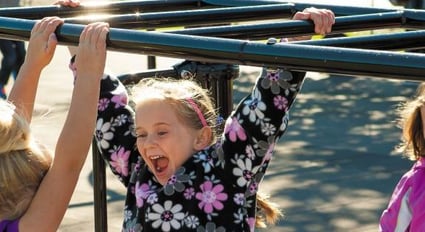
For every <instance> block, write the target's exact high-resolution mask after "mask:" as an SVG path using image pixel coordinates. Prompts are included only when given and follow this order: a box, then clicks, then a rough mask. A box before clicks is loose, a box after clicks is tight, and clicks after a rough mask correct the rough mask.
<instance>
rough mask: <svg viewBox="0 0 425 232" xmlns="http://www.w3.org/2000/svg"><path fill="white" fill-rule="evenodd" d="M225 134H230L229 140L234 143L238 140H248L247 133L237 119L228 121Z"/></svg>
mask: <svg viewBox="0 0 425 232" xmlns="http://www.w3.org/2000/svg"><path fill="white" fill-rule="evenodd" d="M224 133H225V134H229V139H230V141H232V142H236V140H237V139H238V138H239V139H240V140H242V141H245V140H246V134H245V131H244V129H243V128H242V127H241V125H240V124H239V122H238V120H237V118H235V117H233V118H229V119H227V122H226V127H225V128H224Z"/></svg>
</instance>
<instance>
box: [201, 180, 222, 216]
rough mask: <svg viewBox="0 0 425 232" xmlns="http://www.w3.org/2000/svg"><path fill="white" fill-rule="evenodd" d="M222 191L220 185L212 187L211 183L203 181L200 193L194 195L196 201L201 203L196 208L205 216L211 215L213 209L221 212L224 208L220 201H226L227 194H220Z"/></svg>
mask: <svg viewBox="0 0 425 232" xmlns="http://www.w3.org/2000/svg"><path fill="white" fill-rule="evenodd" d="M223 189H224V187H223V185H221V184H218V185H215V186H213V183H212V182H211V181H205V182H204V183H203V184H201V190H202V192H198V193H196V199H198V200H200V201H201V202H200V203H199V204H198V207H199V208H200V209H203V210H204V212H205V213H207V214H210V213H212V212H213V210H214V209H217V210H222V209H223V207H224V206H223V203H221V201H225V200H227V194H226V193H223V192H222V191H223Z"/></svg>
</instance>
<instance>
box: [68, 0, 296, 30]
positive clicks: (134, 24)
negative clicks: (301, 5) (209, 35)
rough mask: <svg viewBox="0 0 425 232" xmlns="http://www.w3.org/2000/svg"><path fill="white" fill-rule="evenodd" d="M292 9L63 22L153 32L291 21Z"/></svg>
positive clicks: (285, 6) (228, 9) (170, 13)
mask: <svg viewBox="0 0 425 232" xmlns="http://www.w3.org/2000/svg"><path fill="white" fill-rule="evenodd" d="M292 8H293V4H291V3H288V4H276V5H264V6H244V7H223V8H219V9H200V10H199V9H198V10H181V11H166V12H154V13H142V14H124V15H100V16H97V17H77V18H69V19H66V20H65V22H67V23H73V24H88V23H90V22H94V21H105V22H108V23H109V24H110V26H111V27H119V28H132V29H135V28H148V29H153V28H158V27H172V26H200V25H213V24H225V23H234V22H243V21H252V20H267V19H276V18H279V19H282V18H290V17H291V15H292V14H293V12H292Z"/></svg>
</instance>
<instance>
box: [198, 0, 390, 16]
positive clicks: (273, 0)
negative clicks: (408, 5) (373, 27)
mask: <svg viewBox="0 0 425 232" xmlns="http://www.w3.org/2000/svg"><path fill="white" fill-rule="evenodd" d="M203 3H207V4H211V5H215V6H223V7H229V6H257V5H268V4H270V5H273V4H282V3H288V2H287V1H279V0H249V1H246V0H203ZM307 7H315V8H324V9H330V10H332V11H333V12H334V13H335V15H337V16H343V15H356V14H370V13H378V12H389V11H394V10H395V8H378V7H358V6H347V5H329V4H315V3H308V2H306V3H300V2H297V3H294V12H296V11H302V10H304V9H305V8H307Z"/></svg>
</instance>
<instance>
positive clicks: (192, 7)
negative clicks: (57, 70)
mask: <svg viewBox="0 0 425 232" xmlns="http://www.w3.org/2000/svg"><path fill="white" fill-rule="evenodd" d="M307 7H316V8H327V9H331V10H332V11H334V12H335V14H336V15H337V16H338V17H337V18H336V24H335V25H334V27H333V33H335V34H339V33H345V32H353V31H361V30H375V29H397V28H400V29H409V30H410V31H406V32H393V33H388V34H376V35H367V36H358V37H340V38H325V39H322V40H309V41H298V42H291V43H287V44H275V45H267V44H265V43H263V42H256V41H246V40H245V39H250V40H263V39H266V38H268V37H295V36H300V35H313V25H312V24H311V23H310V22H306V21H285V22H272V23H270V22H258V21H257V20H266V19H267V20H268V19H282V18H289V17H290V16H291V15H292V14H293V13H295V12H296V11H301V10H303V9H304V8H307ZM424 12H425V11H423V10H412V9H392V8H372V7H352V6H337V5H324V4H311V3H290V2H284V1H277V0H248V1H247V0H225V1H224V0H145V1H121V2H112V3H108V4H106V3H102V4H100V5H82V6H81V7H79V8H67V7H58V6H41V7H19V8H4V9H0V16H2V17H0V37H1V38H6V39H17V40H28V39H29V36H30V31H31V29H32V26H33V25H34V23H35V22H34V21H33V19H39V18H42V17H45V16H52V15H57V16H60V17H64V18H66V21H65V24H64V25H63V26H61V27H60V28H58V30H57V31H56V34H57V36H58V40H59V43H60V44H62V45H77V44H78V38H79V34H80V33H81V31H82V29H83V25H81V24H86V23H88V22H91V21H93V20H96V21H99V20H105V21H108V22H110V24H111V25H112V26H113V28H111V30H110V33H109V38H108V49H109V50H115V51H123V52H135V53H141V54H146V55H151V56H166V57H175V58H181V59H186V60H193V61H201V62H206V64H204V65H202V64H200V63H199V62H198V63H196V62H194V63H190V62H189V61H188V63H185V64H184V65H183V66H182V65H177V66H175V67H174V69H171V70H149V71H146V72H143V73H139V75H135V76H132V75H122V76H121V80H122V81H123V82H124V83H128V82H132V81H137V80H139V79H140V78H143V77H144V76H154V75H157V74H158V73H159V74H160V75H161V74H163V75H168V76H178V75H180V73H181V72H180V71H181V70H179V68H185V69H189V70H190V68H193V70H195V71H198V72H199V70H206V71H205V72H204V73H207V72H208V70H207V69H208V68H214V70H215V72H214V75H212V76H203V75H200V76H201V77H202V78H203V79H202V83H203V86H204V87H207V88H210V89H212V90H213V92H214V93H215V99H216V101H217V102H218V104H217V105H218V106H219V107H221V108H222V109H223V112H222V113H223V114H224V115H226V114H228V112H229V111H230V109H231V106H232V94H231V93H232V80H233V78H235V77H236V76H237V75H238V68H237V67H238V65H239V64H243V65H253V66H271V67H286V68H291V69H293V70H299V71H319V72H329V73H339V74H349V75H367V76H375V77H379V78H392V79H401V80H418V81H423V80H424V73H425V72H424V71H425V55H423V54H420V53H410V52H404V53H400V52H395V51H394V50H397V51H398V50H405V49H407V50H409V49H421V48H424V47H425V44H424V43H425V42H424V41H425V39H424V38H425V34H424V33H425V32H424V31H423V30H422V29H423V28H424V26H425V25H424V22H425V13H424ZM94 13H96V14H110V15H109V16H103V18H99V17H98V18H91V19H90V18H86V19H82V18H78V17H77V16H81V15H88V14H94ZM11 17H14V18H11ZM241 21H247V22H250V23H249V24H246V25H234V24H233V23H235V22H241ZM215 24H220V25H222V24H225V25H222V26H211V25H215ZM227 24H230V25H227ZM206 25H208V26H209V27H205V26H206ZM170 26H180V27H187V26H196V27H197V28H185V29H180V30H175V29H168V30H164V31H163V32H151V31H140V30H134V29H135V28H137V29H141V28H143V29H157V28H164V27H170ZM199 26H203V27H199ZM118 27H120V28H118ZM242 39H244V40H242ZM383 50H384V51H383ZM188 67H189V68H188ZM400 74H402V75H400ZM99 155H100V154H99V153H98V151H97V149H96V146H93V161H94V162H93V172H94V173H95V175H94V208H95V209H94V210H95V211H94V213H95V231H101V232H107V230H108V229H107V216H106V212H107V206H106V177H105V163H104V162H102V161H100V160H101V158H100V156H99Z"/></svg>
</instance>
